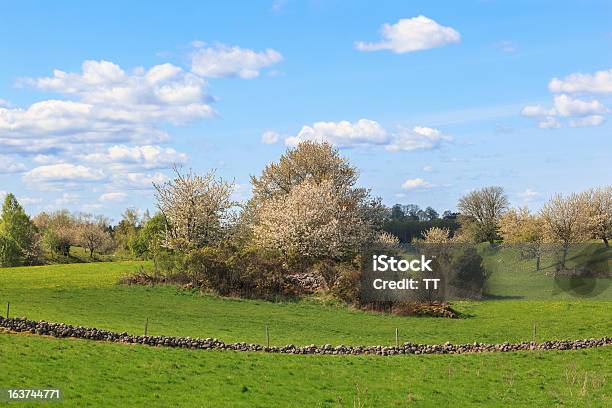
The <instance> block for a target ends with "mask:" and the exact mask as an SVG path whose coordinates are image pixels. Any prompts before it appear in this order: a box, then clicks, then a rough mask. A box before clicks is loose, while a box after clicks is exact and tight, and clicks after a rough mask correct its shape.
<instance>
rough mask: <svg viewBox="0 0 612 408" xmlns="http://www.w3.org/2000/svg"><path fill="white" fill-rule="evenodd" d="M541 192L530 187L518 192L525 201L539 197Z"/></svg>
mask: <svg viewBox="0 0 612 408" xmlns="http://www.w3.org/2000/svg"><path fill="white" fill-rule="evenodd" d="M540 195H541V194H540V193H539V192H538V191H535V190H534V189H531V188H528V189H526V190H525V191H523V192H521V193H518V196H519V197H521V198H523V199H524V200H525V201H529V200H532V199H534V198H536V197H539V196H540Z"/></svg>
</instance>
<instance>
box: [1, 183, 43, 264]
mask: <svg viewBox="0 0 612 408" xmlns="http://www.w3.org/2000/svg"><path fill="white" fill-rule="evenodd" d="M0 231H1V233H2V234H3V235H4V236H5V237H6V238H5V240H4V242H5V244H4V246H5V248H7V249H8V248H10V252H13V251H17V254H18V255H17V257H15V256H14V255H15V254H13V255H11V256H10V258H11V259H12V261H11V262H12V263H16V264H19V263H22V262H23V261H24V260H29V261H32V260H33V259H34V258H35V257H36V255H37V254H35V248H36V232H37V231H36V226H35V225H34V224H33V223H32V221H31V220H30V217H29V216H28V215H27V214H26V213H25V211H24V210H23V207H22V206H21V205H20V204H19V202H18V201H17V198H15V196H14V195H13V194H11V193H9V194H7V196H6V197H5V199H4V203H3V205H2V216H1V217H0ZM11 240H12V241H13V242H11ZM9 242H10V243H9Z"/></svg>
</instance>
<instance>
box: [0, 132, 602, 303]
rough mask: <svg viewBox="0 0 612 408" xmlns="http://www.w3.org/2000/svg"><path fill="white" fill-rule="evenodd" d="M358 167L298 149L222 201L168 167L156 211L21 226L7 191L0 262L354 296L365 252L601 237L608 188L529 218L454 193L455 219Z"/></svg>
mask: <svg viewBox="0 0 612 408" xmlns="http://www.w3.org/2000/svg"><path fill="white" fill-rule="evenodd" d="M357 177H358V171H357V169H356V168H355V167H354V166H353V165H351V163H350V162H349V161H348V160H347V159H346V158H344V157H342V156H341V155H340V154H339V152H338V150H337V149H335V148H333V147H332V146H331V145H329V144H326V143H316V142H303V143H301V144H299V145H298V146H296V147H294V148H291V149H288V150H287V151H286V152H285V153H284V154H283V155H282V156H281V157H280V158H279V160H278V161H277V162H273V163H270V164H268V165H267V166H266V167H265V168H264V169H263V171H262V172H261V174H260V175H258V176H253V177H252V178H251V185H252V197H251V198H250V199H249V200H248V201H247V202H245V203H237V202H234V201H233V200H232V192H233V190H234V187H235V186H234V183H233V182H232V181H228V180H224V179H222V178H221V177H218V176H217V175H216V174H215V172H214V171H211V172H209V173H206V174H204V175H199V174H196V173H194V172H193V171H191V170H190V171H183V170H182V169H180V168H176V167H175V168H174V177H173V178H172V179H171V180H169V181H167V182H165V183H160V184H154V188H155V201H156V208H157V212H156V213H155V214H154V215H153V216H150V215H149V214H148V212H147V213H145V214H143V215H142V216H141V215H139V214H138V213H137V212H136V211H135V210H133V209H128V210H126V212H125V213H124V214H123V217H122V220H121V221H120V222H119V223H118V224H116V225H110V223H109V222H108V220H107V219H105V218H104V217H93V216H90V215H86V214H71V213H69V212H68V211H65V210H62V211H57V212H51V213H41V214H38V215H37V216H35V217H34V218H32V219H30V217H29V216H28V215H27V214H26V213H25V212H24V210H23V208H22V207H21V206H20V205H19V203H18V202H17V200H16V199H15V197H14V196H13V195H12V194H9V195H7V197H6V198H5V200H4V204H3V207H2V218H1V221H0V265H2V266H12V265H20V264H35V263H40V262H42V261H43V258H44V257H43V256H42V255H41V254H43V253H50V254H52V256H55V257H58V258H59V257H64V258H65V257H69V256H70V250H71V247H73V246H75V245H78V246H81V247H83V248H86V249H87V250H88V253H89V256H90V257H91V258H92V259H93V258H94V255H95V254H96V253H104V252H113V253H115V254H119V255H121V256H125V257H134V258H141V259H143V258H145V259H152V260H153V263H154V265H155V267H154V275H155V276H157V278H156V279H166V280H174V281H179V282H185V283H190V284H195V285H199V286H205V287H208V288H210V289H212V290H215V291H217V292H219V293H221V294H237V295H245V294H247V295H254V296H268V295H269V294H271V293H285V292H288V291H289V292H290V291H292V290H294V289H293V288H290V287H287V284H286V279H285V278H286V276H287V275H290V274H294V273H298V272H312V273H315V274H317V275H319V276H321V277H322V278H323V281H324V283H325V285H326V286H327V288H328V289H329V290H330V292H332V293H334V294H335V295H337V297H339V298H342V299H349V300H350V299H354V298H355V296H356V291H358V280H359V268H360V256H361V253H362V251H363V250H364V249H365V248H369V249H371V248H376V247H377V246H378V247H382V248H389V247H392V246H394V245H398V244H399V243H400V242H413V243H414V242H437V243H448V242H455V243H457V242H461V243H480V242H488V243H489V244H491V245H498V244H512V243H521V244H527V246H526V248H530V249H529V250H527V252H529V251H531V252H530V253H533V254H534V256H535V257H537V256H538V253H539V251H540V250H541V248H542V246H543V245H544V244H546V243H557V244H561V245H562V246H563V248H565V249H567V247H568V246H569V245H570V244H571V243H575V242H584V241H586V240H590V239H601V240H602V241H603V242H604V244H605V245H606V246H608V240H609V238H610V236H611V232H612V225H611V222H612V189H611V187H610V186H607V187H601V188H597V189H591V190H588V191H584V192H581V193H573V194H569V195H565V196H564V195H555V196H554V197H552V198H551V199H550V200H549V201H548V202H547V203H546V204H545V205H544V206H543V207H542V209H541V210H540V211H538V212H535V213H532V212H530V211H529V209H527V208H511V207H510V205H509V200H508V197H507V195H506V193H505V192H504V190H503V188H501V187H496V186H493V187H485V188H482V189H479V190H476V191H472V192H470V193H468V194H466V195H465V196H463V197H461V198H460V199H459V201H458V203H457V209H458V212H456V213H454V212H450V211H445V212H444V213H443V214H442V215H440V214H439V213H438V212H437V211H436V210H435V209H433V208H431V207H426V208H424V209H421V208H420V207H418V206H416V205H400V204H397V205H394V206H392V207H390V208H389V207H386V206H384V205H383V204H382V202H381V200H380V199H379V198H377V197H374V196H372V194H371V191H370V190H368V189H364V188H361V187H358V186H357Z"/></svg>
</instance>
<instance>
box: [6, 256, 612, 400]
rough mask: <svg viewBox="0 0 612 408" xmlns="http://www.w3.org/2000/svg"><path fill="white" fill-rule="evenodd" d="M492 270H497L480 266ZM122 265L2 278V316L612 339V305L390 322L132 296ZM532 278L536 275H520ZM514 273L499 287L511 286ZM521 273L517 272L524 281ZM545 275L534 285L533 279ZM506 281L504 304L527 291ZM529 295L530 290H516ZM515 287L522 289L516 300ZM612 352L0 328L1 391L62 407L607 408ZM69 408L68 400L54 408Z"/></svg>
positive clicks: (126, 266)
mask: <svg viewBox="0 0 612 408" xmlns="http://www.w3.org/2000/svg"><path fill="white" fill-rule="evenodd" d="M485 261H491V259H488V260H487V258H486V257H485ZM143 266H144V267H148V266H150V265H148V264H147V263H146V262H140V261H123V262H102V263H80V264H69V265H47V266H39V267H20V268H4V269H0V313H1V314H4V313H5V312H4V308H5V305H6V302H7V301H10V302H11V315H13V316H15V315H17V316H27V317H28V318H31V319H44V320H49V321H61V322H66V323H71V324H77V325H85V326H96V327H100V328H106V329H112V330H116V331H128V332H131V333H142V331H143V326H144V322H145V319H147V318H148V319H149V333H150V334H165V335H187V336H193V337H195V336H199V337H218V338H221V339H223V340H224V341H228V342H230V341H247V342H257V343H264V342H265V329H264V328H265V326H266V325H268V326H269V328H270V334H271V343H272V344H274V345H284V344H288V343H293V344H301V345H303V344H310V343H315V344H323V343H331V344H389V345H391V344H393V343H394V341H395V339H394V334H395V328H399V330H400V337H401V341H412V342H421V343H442V342H446V341H451V342H455V343H458V342H474V341H479V342H503V341H527V340H531V339H532V329H533V324H534V323H535V324H536V325H537V339H538V340H547V339H571V338H585V337H602V336H606V335H607V336H609V335H610V334H611V333H612V319H610V313H609V311H610V309H611V307H612V301H609V300H605V299H606V297H605V296H599V297H597V298H596V299H599V300H593V299H574V298H571V296H565V295H564V296H563V297H561V298H560V299H557V300H541V299H540V300H525V299H524V298H517V299H515V298H513V297H512V296H500V297H501V299H498V300H486V301H479V302H477V301H463V302H456V303H455V305H454V306H455V307H456V308H457V309H458V310H459V311H461V312H462V313H464V314H465V316H466V317H465V318H463V319H452V320H451V319H441V318H415V317H399V316H393V315H383V314H376V313H369V312H363V311H356V310H351V309H350V308H348V307H346V306H344V305H341V304H337V303H335V302H330V301H324V300H321V299H317V298H310V299H305V300H302V301H299V302H282V303H271V302H265V301H257V300H240V299H227V298H220V297H217V296H211V295H201V294H198V293H193V292H188V291H183V290H180V289H178V288H176V287H174V286H157V287H129V286H125V285H119V284H117V281H118V279H119V277H121V276H122V275H123V274H125V273H129V272H133V271H136V270H137V269H138V268H140V267H143ZM519 272H520V273H527V274H531V273H532V272H531V271H529V270H527V269H526V270H524V271H519ZM519 272H517V269H513V268H504V269H500V270H499V271H498V274H497V276H496V277H495V278H494V275H492V279H506V280H509V281H512V279H511V278H512V276H508V274H517V273H519ZM520 273H519V274H520ZM536 278H537V276H535V277H534V279H536ZM525 282H526V281H525V279H521V283H517V284H516V286H509V288H510V289H509V290H510V291H508V285H507V284H505V285H501V286H499V287H500V288H505V289H504V290H505V292H503V293H505V294H506V295H510V294H512V293H519V294H520V292H518V291H519V290H524V289H525V288H526V287H529V285H527V284H526V283H525ZM521 288H522V289H521ZM514 291H517V292H514ZM611 353H612V350H610V349H608V348H606V349H592V350H582V351H568V352H524V353H504V354H482V355H455V356H453V355H446V356H444V355H440V356H398V357H390V358H376V357H367V356H362V357H346V356H345V357H335V356H286V355H266V354H258V353H236V352H221V351H191V350H175V349H158V348H151V347H146V346H136V345H118V344H106V343H96V342H88V341H82V340H74V339H53V338H44V337H36V336H26V335H14V334H7V333H2V332H0V361H1V362H2V365H3V366H4V367H10V369H9V370H0V384H3V387H17V388H23V387H49V388H55V387H58V388H61V389H62V391H63V392H64V395H65V400H64V403H65V405H66V406H75V405H79V406H125V402H126V401H128V400H129V401H130V402H131V403H132V405H137V406H142V405H150V406H164V407H165V406H181V407H189V406H227V405H230V406H262V407H263V406H295V405H301V406H321V407H333V406H405V405H409V406H410V405H414V406H451V405H454V406H478V405H487V406H490V405H494V406H495V405H499V406H507V405H522V406H527V405H528V406H550V405H566V406H589V407H590V406H606V405H609V404H610V402H611V401H610V392H609V390H610V385H609V379H610V374H611V372H610V369H609V364H608V363H609V360H610V358H611V357H612V354H611ZM60 405H62V404H60Z"/></svg>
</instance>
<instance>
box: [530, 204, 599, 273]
mask: <svg viewBox="0 0 612 408" xmlns="http://www.w3.org/2000/svg"><path fill="white" fill-rule="evenodd" d="M587 213H588V210H587V209H585V208H584V200H583V199H582V197H581V196H580V195H579V194H575V193H574V194H570V195H569V196H567V197H563V196H562V195H561V194H557V195H555V196H553V198H551V199H550V201H548V202H547V203H546V204H544V206H543V207H542V209H541V210H540V215H541V217H542V223H543V228H544V238H545V239H546V240H547V241H549V242H553V243H560V244H561V246H562V253H563V255H562V258H561V265H560V266H561V268H562V269H564V268H565V260H566V258H567V252H568V249H569V247H570V245H571V244H572V243H577V242H584V241H585V240H586V239H588V237H589V228H588V222H587Z"/></svg>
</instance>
